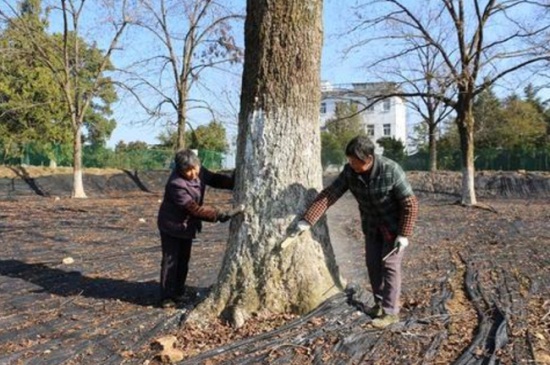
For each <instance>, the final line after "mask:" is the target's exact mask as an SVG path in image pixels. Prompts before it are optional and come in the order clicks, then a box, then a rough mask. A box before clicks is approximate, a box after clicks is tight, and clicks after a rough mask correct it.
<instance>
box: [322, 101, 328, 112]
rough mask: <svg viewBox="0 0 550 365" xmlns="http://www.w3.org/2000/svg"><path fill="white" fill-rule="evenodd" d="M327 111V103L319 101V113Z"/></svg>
mask: <svg viewBox="0 0 550 365" xmlns="http://www.w3.org/2000/svg"><path fill="white" fill-rule="evenodd" d="M326 112H327V103H321V114H325V113H326Z"/></svg>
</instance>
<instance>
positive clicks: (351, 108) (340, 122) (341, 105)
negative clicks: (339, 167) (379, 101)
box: [326, 102, 365, 149]
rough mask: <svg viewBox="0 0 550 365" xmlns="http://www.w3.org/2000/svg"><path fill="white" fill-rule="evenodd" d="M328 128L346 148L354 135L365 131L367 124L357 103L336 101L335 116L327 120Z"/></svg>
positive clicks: (340, 145) (340, 144)
mask: <svg viewBox="0 0 550 365" xmlns="http://www.w3.org/2000/svg"><path fill="white" fill-rule="evenodd" d="M326 129H327V131H328V132H329V133H331V134H332V135H334V136H335V138H336V140H337V141H338V144H339V147H340V148H341V149H344V148H345V147H346V144H347V143H348V142H349V141H350V140H351V139H352V138H353V137H355V136H357V135H358V134H361V133H365V126H364V123H363V119H362V117H361V115H360V114H359V113H358V111H357V104H356V103H352V102H348V103H346V102H338V103H336V107H335V109H334V117H333V118H331V119H329V120H327V122H326Z"/></svg>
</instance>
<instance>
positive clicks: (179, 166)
mask: <svg viewBox="0 0 550 365" xmlns="http://www.w3.org/2000/svg"><path fill="white" fill-rule="evenodd" d="M174 163H175V164H176V166H175V168H176V170H177V171H185V170H187V169H189V168H190V167H192V166H199V165H200V164H201V160H199V158H198V156H197V155H196V154H195V152H193V151H191V150H187V149H184V150H179V151H178V152H176V157H175V158H174Z"/></svg>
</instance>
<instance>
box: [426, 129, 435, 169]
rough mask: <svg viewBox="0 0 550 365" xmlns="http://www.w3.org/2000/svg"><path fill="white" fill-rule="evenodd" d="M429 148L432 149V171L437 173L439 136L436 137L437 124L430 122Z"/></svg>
mask: <svg viewBox="0 0 550 365" xmlns="http://www.w3.org/2000/svg"><path fill="white" fill-rule="evenodd" d="M428 146H429V149H430V156H429V160H430V171H431V172H435V171H437V136H436V124H435V123H433V119H432V122H430V123H429V124H428Z"/></svg>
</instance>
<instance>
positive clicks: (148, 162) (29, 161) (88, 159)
mask: <svg viewBox="0 0 550 365" xmlns="http://www.w3.org/2000/svg"><path fill="white" fill-rule="evenodd" d="M0 147H1V146H0ZM0 151H1V152H0V164H3V165H11V166H15V165H29V166H48V165H50V161H51V160H54V161H55V162H56V165H57V166H72V165H73V155H72V147H71V146H66V145H51V146H46V147H45V146H42V145H36V144H32V143H29V144H26V145H23V146H22V147H21V148H18V149H17V150H15V151H6V150H5V149H3V148H2V149H1V150H0ZM174 153H175V152H174V151H173V150H171V149H147V150H131V151H118V152H116V151H113V150H111V149H108V148H104V147H94V146H84V147H83V149H82V165H83V166H84V167H96V168H116V169H127V170H142V171H143V170H158V169H168V168H171V167H173V160H174ZM198 155H199V158H200V159H201V163H202V164H203V166H205V167H206V168H208V169H211V170H220V169H222V168H223V162H224V157H225V155H224V154H223V153H221V152H218V151H209V150H199V151H198Z"/></svg>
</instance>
